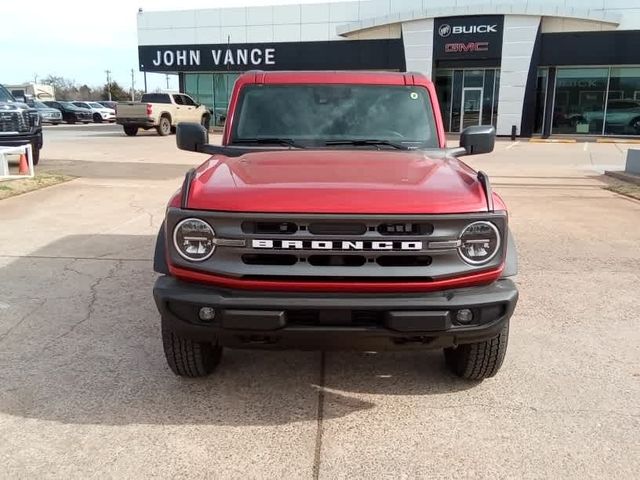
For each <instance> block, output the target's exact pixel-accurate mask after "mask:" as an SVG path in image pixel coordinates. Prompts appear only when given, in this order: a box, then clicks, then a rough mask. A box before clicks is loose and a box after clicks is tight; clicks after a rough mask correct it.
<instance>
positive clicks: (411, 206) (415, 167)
mask: <svg viewBox="0 0 640 480" xmlns="http://www.w3.org/2000/svg"><path fill="white" fill-rule="evenodd" d="M188 205H189V208H190V209H196V210H221V211H236V212H265V213H276V212H278V213H363V214H438V213H467V212H482V211H486V210H487V203H486V198H485V195H484V191H483V189H482V186H481V185H480V183H479V182H478V180H477V178H476V174H475V172H474V171H473V170H472V169H471V168H469V167H468V166H467V165H465V164H464V163H462V162H461V161H459V160H457V159H455V158H448V157H447V158H442V157H438V156H434V157H430V156H429V155H428V154H427V153H426V152H421V151H411V152H406V151H388V150H379V151H377V150H362V149H349V150H332V149H326V150H277V151H272V152H256V153H250V154H246V155H243V156H240V157H234V158H229V157H218V156H216V157H212V158H211V159H210V160H209V161H207V162H205V163H204V164H203V165H201V166H200V167H199V169H198V171H197V175H196V178H195V179H194V181H193V183H192V185H191V190H190V195H189V201H188Z"/></svg>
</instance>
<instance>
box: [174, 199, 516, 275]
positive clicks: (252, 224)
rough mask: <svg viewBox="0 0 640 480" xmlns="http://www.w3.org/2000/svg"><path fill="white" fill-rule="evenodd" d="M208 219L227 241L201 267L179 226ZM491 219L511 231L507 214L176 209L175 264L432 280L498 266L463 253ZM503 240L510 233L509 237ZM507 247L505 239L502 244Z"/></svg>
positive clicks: (237, 271)
mask: <svg viewBox="0 0 640 480" xmlns="http://www.w3.org/2000/svg"><path fill="white" fill-rule="evenodd" d="M194 216H195V217H198V218H201V219H203V220H205V221H207V222H208V223H210V225H211V226H212V227H213V229H214V230H215V233H216V237H217V238H219V239H220V242H219V243H218V245H217V247H216V250H215V252H214V254H213V255H212V256H211V257H210V258H208V259H207V260H206V261H204V262H200V263H197V264H194V263H193V262H189V261H188V260H186V259H184V258H182V257H181V256H180V255H179V254H178V253H177V252H176V251H175V248H174V247H173V245H172V240H171V239H172V232H173V229H174V227H175V226H176V225H177V224H178V222H180V221H181V220H183V219H184V218H187V217H194ZM481 219H482V220H487V219H489V220H490V221H492V222H493V223H494V224H495V225H496V226H497V227H498V229H499V230H500V231H501V232H504V231H505V230H506V215H505V214H504V213H501V212H497V213H477V214H476V213H473V214H461V215H424V216H404V215H384V216H383V215H380V216H378V215H360V216H358V215H325V214H322V215H320V214H318V215H311V214H309V215H304V214H295V215H286V214H250V213H234V212H205V211H184V210H181V209H178V208H170V209H169V211H168V214H167V232H168V233H169V235H168V238H169V243H170V244H171V249H170V255H171V263H172V264H174V265H176V266H180V267H183V268H188V269H197V270H199V271H205V272H210V273H212V274H215V275H223V276H228V277H235V278H244V279H252V280H255V279H263V280H283V281H284V280H296V281H310V282H314V281H315V282H317V281H341V282H342V281H347V282H348V281H358V282H373V283H375V282H379V281H386V282H388V281H421V282H424V281H432V280H437V279H440V278H444V277H452V276H456V275H463V274H468V273H473V272H475V271H478V270H487V269H491V268H496V267H498V266H499V265H500V264H501V262H502V255H496V256H495V257H494V259H493V260H491V262H489V263H488V264H485V265H482V266H481V267H477V266H472V265H469V264H467V263H465V262H464V261H463V260H462V258H461V257H460V255H459V254H458V250H457V239H458V237H459V235H460V232H461V231H462V230H463V229H464V228H465V227H466V226H467V225H468V224H469V223H471V222H474V221H477V220H481ZM503 238H504V233H503ZM503 243H505V244H506V242H503Z"/></svg>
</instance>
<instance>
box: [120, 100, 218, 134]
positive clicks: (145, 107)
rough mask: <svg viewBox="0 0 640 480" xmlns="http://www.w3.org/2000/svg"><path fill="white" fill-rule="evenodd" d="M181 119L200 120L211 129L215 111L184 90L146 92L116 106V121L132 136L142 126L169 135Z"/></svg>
mask: <svg viewBox="0 0 640 480" xmlns="http://www.w3.org/2000/svg"><path fill="white" fill-rule="evenodd" d="M180 122H198V123H200V124H202V125H203V126H204V127H206V128H207V129H208V128H209V123H210V122H211V111H210V110H209V109H208V108H207V107H205V106H204V105H199V104H198V103H196V102H195V101H194V100H193V99H192V98H191V97H190V96H188V95H185V94H183V93H145V94H144V95H142V99H141V101H139V102H123V103H118V108H117V109H116V123H118V124H119V125H122V127H123V128H124V133H125V134H127V135H129V136H134V135H136V134H137V133H138V130H139V129H140V128H142V129H144V130H149V129H150V128H155V129H156V131H157V132H158V135H162V136H165V135H169V134H170V133H175V128H176V125H177V124H178V123H180Z"/></svg>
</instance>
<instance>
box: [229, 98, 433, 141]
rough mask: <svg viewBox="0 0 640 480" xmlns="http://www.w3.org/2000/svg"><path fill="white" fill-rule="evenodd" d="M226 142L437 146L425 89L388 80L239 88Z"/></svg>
mask: <svg viewBox="0 0 640 480" xmlns="http://www.w3.org/2000/svg"><path fill="white" fill-rule="evenodd" d="M237 112H238V116H237V117H236V118H237V120H236V121H235V122H234V126H233V132H232V139H231V143H242V142H243V141H244V142H247V141H251V140H254V141H255V140H256V139H268V138H278V139H289V140H295V142H296V143H297V144H302V145H305V144H308V145H325V144H326V143H327V142H329V143H330V142H341V141H358V140H360V141H362V140H381V141H387V142H393V143H395V144H402V145H406V146H412V147H413V146H415V147H433V148H437V147H438V139H437V135H436V127H435V119H434V116H433V111H432V109H431V102H430V99H429V92H428V91H427V90H426V89H425V88H422V87H411V86H392V85H251V86H247V87H245V88H243V89H242V91H241V93H240V98H239V103H238V107H237Z"/></svg>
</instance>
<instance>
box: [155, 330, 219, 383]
mask: <svg viewBox="0 0 640 480" xmlns="http://www.w3.org/2000/svg"><path fill="white" fill-rule="evenodd" d="M162 344H163V347H164V352H165V356H166V358H167V363H168V364H169V368H171V370H172V371H173V373H175V374H176V375H178V376H181V377H192V378H193V377H204V376H207V375H209V374H210V373H212V372H213V371H214V370H215V368H216V366H217V365H218V363H220V359H221V356H222V347H220V346H218V345H212V344H210V343H200V342H195V341H193V340H190V339H188V338H183V337H180V336H179V335H177V334H176V333H175V332H173V331H171V330H170V329H168V328H166V327H164V326H163V328H162Z"/></svg>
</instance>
